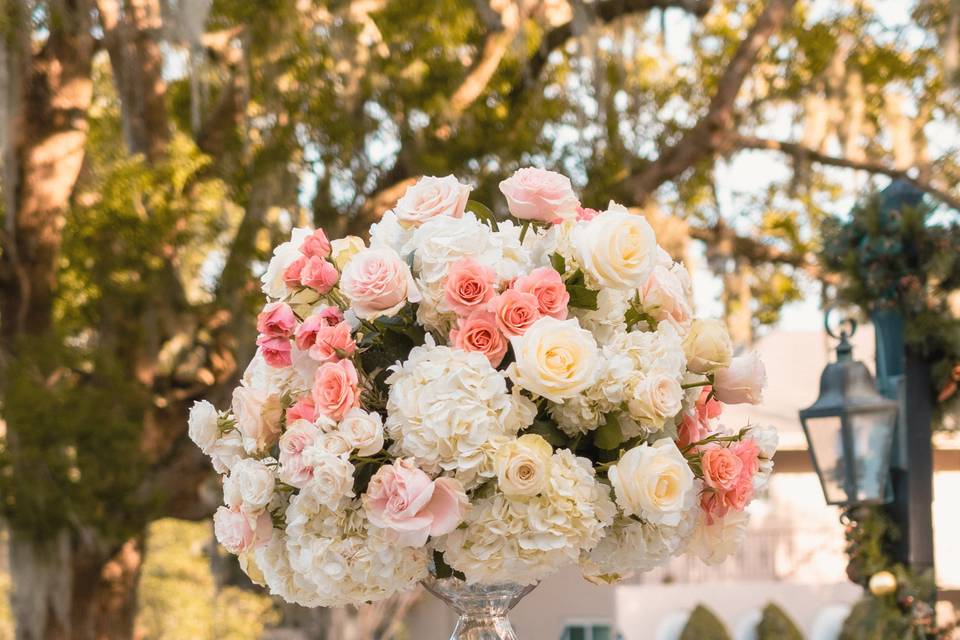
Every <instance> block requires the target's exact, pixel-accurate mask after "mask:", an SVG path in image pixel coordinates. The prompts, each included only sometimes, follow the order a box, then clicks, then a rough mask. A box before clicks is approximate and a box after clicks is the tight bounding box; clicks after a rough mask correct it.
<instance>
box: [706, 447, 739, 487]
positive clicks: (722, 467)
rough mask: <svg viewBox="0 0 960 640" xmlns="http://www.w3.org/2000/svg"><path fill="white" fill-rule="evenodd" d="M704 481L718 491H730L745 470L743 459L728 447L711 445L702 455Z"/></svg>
mask: <svg viewBox="0 0 960 640" xmlns="http://www.w3.org/2000/svg"><path fill="white" fill-rule="evenodd" d="M700 461H701V467H702V468H703V481H704V482H705V483H706V484H707V486H708V487H710V488H712V489H716V490H717V491H729V490H731V489H733V488H734V486H736V484H737V481H738V480H739V479H740V473H741V471H743V461H742V460H741V459H740V458H739V456H737V454H736V453H734V452H733V451H731V450H730V449H728V448H726V447H721V446H716V445H711V446H708V447H706V449H705V450H704V451H703V454H702V455H701V457H700Z"/></svg>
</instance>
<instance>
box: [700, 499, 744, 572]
mask: <svg viewBox="0 0 960 640" xmlns="http://www.w3.org/2000/svg"><path fill="white" fill-rule="evenodd" d="M749 522H750V514H749V513H747V512H746V511H730V512H729V513H728V514H727V515H726V516H724V517H723V518H721V519H719V520H715V521H714V522H713V523H712V524H707V518H706V516H705V515H701V517H700V518H698V520H697V526H696V527H695V528H694V531H693V536H692V537H691V538H690V546H689V550H688V551H689V553H691V554H692V555H695V556H697V557H698V558H700V559H701V560H703V561H704V562H705V563H707V564H719V563H721V562H723V561H724V560H726V559H727V558H729V557H730V556H732V555H733V554H735V553H736V552H737V551H739V550H740V547H741V546H743V541H744V539H745V538H746V536H747V524H748V523H749Z"/></svg>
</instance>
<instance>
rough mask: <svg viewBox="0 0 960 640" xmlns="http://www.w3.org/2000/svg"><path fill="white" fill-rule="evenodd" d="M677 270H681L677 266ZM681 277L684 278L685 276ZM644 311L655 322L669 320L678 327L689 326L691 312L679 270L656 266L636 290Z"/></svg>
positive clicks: (680, 267)
mask: <svg viewBox="0 0 960 640" xmlns="http://www.w3.org/2000/svg"><path fill="white" fill-rule="evenodd" d="M678 269H683V267H682V266H679V267H678ZM683 277H686V276H685V275H684V276H683ZM637 293H638V295H639V296H640V302H641V304H642V305H643V308H644V310H645V311H646V312H647V313H649V314H650V315H651V316H652V317H653V318H654V319H655V320H658V321H659V320H666V319H670V320H672V321H673V322H674V323H676V324H677V325H678V326H681V327H684V326H689V325H690V322H691V321H692V313H693V310H692V309H691V308H690V303H689V302H688V300H687V292H686V288H685V286H684V281H683V280H681V273H680V271H679V270H676V271H675V270H674V269H672V268H668V267H665V266H663V265H657V266H655V267H654V268H653V271H651V272H650V276H649V277H648V278H647V281H646V282H645V283H644V284H643V286H642V287H640V289H639V290H638V292H637Z"/></svg>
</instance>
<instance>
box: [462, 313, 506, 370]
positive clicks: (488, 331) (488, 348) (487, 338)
mask: <svg viewBox="0 0 960 640" xmlns="http://www.w3.org/2000/svg"><path fill="white" fill-rule="evenodd" d="M450 344H452V345H453V346H454V347H456V348H457V349H462V350H463V351H478V352H480V353H482V354H483V355H485V356H486V357H487V360H489V361H490V364H491V365H493V366H494V367H496V366H499V365H500V363H501V362H502V361H503V356H505V355H506V353H507V347H508V346H509V343H508V342H507V339H506V337H504V335H503V334H502V333H500V329H498V328H497V320H496V318H495V317H494V315H493V314H492V313H490V312H489V311H474V312H473V313H471V314H470V315H469V316H467V317H466V318H460V319H459V320H458V321H457V328H456V329H454V330H453V331H451V332H450Z"/></svg>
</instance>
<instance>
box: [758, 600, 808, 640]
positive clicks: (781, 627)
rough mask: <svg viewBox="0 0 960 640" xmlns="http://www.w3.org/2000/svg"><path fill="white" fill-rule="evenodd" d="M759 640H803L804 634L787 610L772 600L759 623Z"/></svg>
mask: <svg viewBox="0 0 960 640" xmlns="http://www.w3.org/2000/svg"><path fill="white" fill-rule="evenodd" d="M757 640H803V634H802V633H800V629H798V628H797V625H796V623H795V622H794V621H793V619H791V618H790V616H789V615H787V612H786V611H784V610H783V609H781V608H780V607H779V606H777V605H776V604H774V603H773V602H770V603H768V604H767V606H765V607H764V608H763V617H761V618H760V624H758V625H757Z"/></svg>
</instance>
